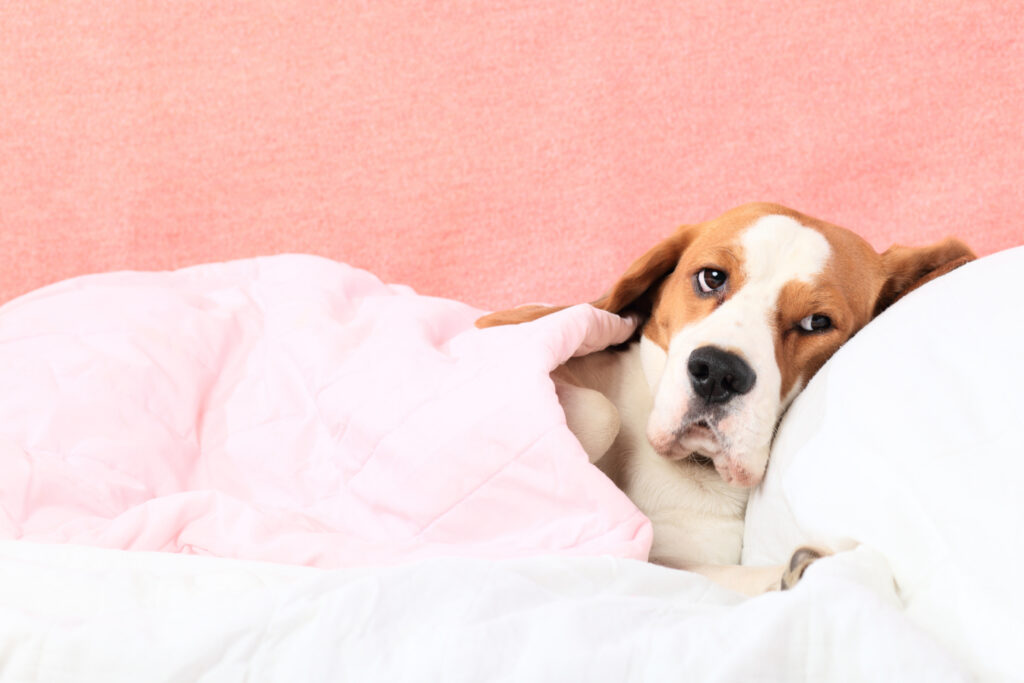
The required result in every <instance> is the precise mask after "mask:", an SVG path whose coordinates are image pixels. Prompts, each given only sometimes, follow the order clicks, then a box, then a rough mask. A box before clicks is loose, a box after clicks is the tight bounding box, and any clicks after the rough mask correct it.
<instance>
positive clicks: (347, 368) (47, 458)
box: [0, 255, 650, 567]
mask: <svg viewBox="0 0 1024 683" xmlns="http://www.w3.org/2000/svg"><path fill="white" fill-rule="evenodd" d="M480 314H481V311H478V310H476V309H473V308H471V307H469V306H466V305H464V304H461V303H458V302H453V301H448V300H443V299H436V298H430V297H424V296H418V295H416V294H415V293H414V292H412V291H411V290H409V289H408V288H405V287H400V286H391V285H385V284H383V283H381V282H380V281H379V280H378V279H377V278H375V277H374V276H372V275H370V274H369V273H366V272H364V271H360V270H356V269H354V268H351V267H348V266H345V265H342V264H339V263H335V262H332V261H328V260H324V259H319V258H316V257H311V256H294V255H293V256H277V257H270V258H263V259H255V260H246V261H235V262H230V263H223V264H213V265H205V266H198V267H194V268H189V269H185V270H181V271H177V272H168V273H113V274H105V275H95V276H88V277H84V278H78V279H74V280H69V281H66V282H63V283H60V284H57V285H54V286H51V287H47V288H45V289H42V290H39V291H36V292H34V293H32V294H29V295H27V296H25V297H22V298H20V299H17V300H15V301H13V302H11V303H9V304H7V305H6V306H4V307H3V308H0V534H2V536H4V537H8V538H23V539H29V540H36V541H44V542H69V543H82V544H88V545H97V546H103V547H110V548H124V549H137V550H161V551H171V552H189V553H201V554H211V555H217V556H222V557H235V558H245V559H258V560H271V561H279V562H290V563H298V564H306V565H315V566H320V567H343V566H352V565H361V564H376V563H391V562H395V561H400V560H406V559H413V558H420V557H427V556H437V555H471V556H478V557H492V558H493V557H512V556H521V555H526V554H538V553H577V554H611V555H616V556H620V557H633V558H642V559H645V558H646V555H647V551H648V547H649V543H650V527H649V523H648V521H647V520H646V519H645V518H644V517H643V516H642V515H641V514H640V513H639V511H637V510H636V509H635V508H634V507H633V505H632V504H631V503H630V502H629V500H628V499H627V498H625V497H624V496H623V495H622V494H621V493H620V492H619V491H618V489H616V488H615V487H614V486H613V485H612V484H611V482H609V481H608V480H607V479H606V478H605V477H604V476H603V475H602V474H601V473H600V472H599V471H598V470H597V469H596V468H594V467H593V466H591V465H590V464H589V463H588V461H587V457H586V455H585V454H584V452H583V450H582V449H581V447H580V445H579V443H578V442H577V441H576V440H575V439H574V437H573V436H572V434H571V433H570V432H569V431H568V429H567V428H566V427H565V422H564V416H563V414H562V411H561V408H560V406H559V404H558V401H557V399H556V397H555V392H554V388H553V385H552V384H551V382H550V380H549V378H548V373H549V371H550V370H551V369H553V368H554V367H555V366H557V365H558V364H560V363H562V362H564V361H565V359H567V358H568V357H570V356H571V355H573V354H576V353H585V352H588V351H591V350H594V349H598V348H602V347H604V346H607V345H609V344H614V343H619V342H621V341H623V340H624V339H626V338H627V337H628V336H629V335H630V334H631V332H632V325H631V324H630V323H629V322H628V321H626V320H624V319H622V318H619V317H618V316H614V315H611V314H607V313H604V312H602V311H598V310H596V309H593V308H591V307H589V306H579V307H575V308H572V309H569V310H566V311H563V312H562V313H560V314H558V315H554V316H550V317H549V318H546V319H542V320H540V321H537V322H535V323H531V324H529V325H521V326H515V327H505V328H496V329H490V330H477V329H475V328H473V321H474V320H475V319H476V317H477V316H479V315H480Z"/></svg>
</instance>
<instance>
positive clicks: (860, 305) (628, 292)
mask: <svg viewBox="0 0 1024 683" xmlns="http://www.w3.org/2000/svg"><path fill="white" fill-rule="evenodd" d="M973 258H974V254H973V253H972V252H971V250H970V249H969V248H967V247H966V246H965V245H964V244H963V243H961V242H959V241H957V240H953V239H948V240H945V241H943V242H939V243H937V244H934V245H932V246H929V247H922V248H907V247H892V248H891V249H889V250H887V251H886V252H885V253H883V254H877V253H876V252H875V251H874V249H872V248H871V246H870V245H868V243H867V242H865V241H864V240H863V239H861V238H860V237H859V236H857V235H856V234H854V233H852V232H850V231H848V230H845V229H843V228H839V227H837V226H834V225H831V224H829V223H826V222H824V221H820V220H817V219H814V218H811V217H808V216H804V215H802V214H800V213H798V212H796V211H792V210H790V209H786V208H784V207H781V206H777V205H772V204H750V205H746V206H742V207H740V208H738V209H734V210H732V211H729V212H728V213H726V214H724V215H722V216H720V217H718V218H716V219H714V220H711V221H708V222H706V223H701V224H699V225H691V226H684V227H682V228H679V229H678V230H677V231H676V232H675V233H674V234H673V235H671V236H670V237H668V238H667V239H665V240H664V241H662V242H661V243H659V244H657V245H656V246H654V247H653V248H652V249H650V250H649V251H648V252H647V253H646V254H644V255H643V256H641V257H640V258H639V259H638V260H636V261H635V262H634V263H633V264H632V265H630V266H629V268H628V269H627V270H626V272H625V273H624V274H623V275H622V277H620V278H619V280H618V281H617V282H616V283H615V284H614V285H613V286H612V287H611V289H610V290H609V291H608V293H607V294H605V295H604V296H603V297H601V298H600V299H598V300H597V301H595V302H593V305H594V306H596V307H597V308H601V309H604V310H607V311H611V312H614V313H626V312H632V313H634V314H639V315H641V316H642V317H643V318H644V323H643V325H642V328H641V329H642V334H641V338H640V344H641V358H642V365H643V368H644V374H645V375H646V377H647V381H648V384H649V385H650V388H651V391H652V394H653V399H654V403H653V405H654V408H653V410H652V412H651V415H650V419H649V422H648V425H647V438H648V440H649V441H650V443H651V445H652V446H653V447H654V449H655V450H656V451H657V452H658V453H660V454H661V455H663V456H665V457H667V458H671V459H681V458H691V457H692V458H703V459H706V460H707V461H710V462H711V463H713V464H714V466H715V468H716V470H717V471H718V473H719V475H720V476H721V477H722V479H723V480H724V481H726V482H727V483H729V484H731V485H733V486H738V487H752V486H755V485H757V484H758V483H759V482H760V481H761V479H762V478H763V476H764V471H765V468H766V466H767V463H768V452H769V449H770V446H771V442H772V438H773V435H774V433H775V429H776V427H777V425H778V422H779V420H780V419H781V416H782V414H783V412H784V411H785V409H786V408H787V406H788V405H789V403H790V402H791V401H792V400H793V398H794V397H795V396H796V395H797V394H798V393H799V391H800V390H801V389H802V388H803V386H804V385H805V384H806V383H807V381H808V380H809V379H810V378H811V377H812V376H813V375H814V374H815V373H816V372H817V371H818V369H819V368H821V366H822V365H823V364H824V363H825V361H826V360H827V359H828V358H829V356H831V355H832V354H833V353H835V351H836V349H838V348H839V347H840V346H841V345H842V344H843V343H844V342H845V341H846V340H848V339H849V338H850V337H851V336H853V334H855V333H856V332H857V331H858V330H859V329H861V328H862V327H863V326H864V325H866V324H867V323H868V322H869V321H870V320H871V319H872V318H873V317H874V316H875V315H877V314H878V313H880V312H881V311H882V310H884V309H885V308H886V307H888V306H889V305H890V304H892V303H893V302H894V301H896V300H897V299H899V298H900V297H901V296H903V295H905V294H906V293H907V292H909V291H910V290H912V289H914V288H916V287H918V286H920V285H921V284H923V283H924V282H927V281H928V280H930V279H932V278H934V277H937V276H939V275H941V274H942V273H945V272H947V271H949V270H952V269H953V268H955V267H957V266H959V265H962V264H963V263H966V262H967V261H969V260H971V259H973ZM556 310H560V309H559V308H554V307H545V306H529V307H523V308H517V309H512V310H509V311H502V312H499V313H493V314H491V315H489V316H485V317H483V318H481V319H480V320H479V321H478V322H477V325H478V326H480V327H488V326H492V325H501V324H509V323H517V322H524V321H527V320H533V319H536V318H538V317H541V316H543V315H546V314H548V313H551V312H554V311H556Z"/></svg>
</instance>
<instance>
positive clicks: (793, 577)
mask: <svg viewBox="0 0 1024 683" xmlns="http://www.w3.org/2000/svg"><path fill="white" fill-rule="evenodd" d="M830 554H831V553H829V552H828V551H825V550H821V549H819V548H812V547H810V546H803V547H801V548H797V549H796V550H795V551H793V556H792V557H791V558H789V566H788V567H787V568H786V570H785V571H783V572H782V580H781V581H780V582H779V588H780V589H781V590H784V591H787V590H789V589H790V588H792V587H793V586H795V585H796V584H798V583H799V582H800V579H802V578H803V577H804V572H805V571H807V568H808V567H810V566H811V565H812V564H814V562H815V560H820V559H821V558H823V557H825V556H826V555H830Z"/></svg>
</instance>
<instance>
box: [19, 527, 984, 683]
mask: <svg viewBox="0 0 1024 683" xmlns="http://www.w3.org/2000/svg"><path fill="white" fill-rule="evenodd" d="M0 577H2V580H0V643H3V644H4V645H3V653H2V657H0V660H2V661H3V666H2V667H0V681H26V680H30V681H36V680H38V681H51V682H57V683H59V682H61V681H69V682H70V681H75V682H80V681H143V680H144V681H149V682H151V683H157V682H166V683H171V682H178V681H181V682H185V681H188V682H189V683H192V682H194V681H243V680H244V681H285V680H288V681H303V680H305V681H314V680H352V681H370V680H381V681H384V680H386V681H448V682H459V681H466V682H467V683H477V682H479V681H483V680H487V681H574V680H578V681H591V682H595V683H599V682H601V681H609V682H614V683H623V682H626V681H672V680H679V681H683V680H700V681H709V682H710V681H740V680H743V681H754V680H757V681H795V680H814V681H850V680H871V681H886V680H890V681H928V682H929V683H936V682H940V681H965V680H970V678H969V676H968V675H967V674H966V672H964V671H963V670H962V669H961V668H960V667H959V665H958V663H957V662H955V661H953V660H952V659H950V657H949V656H948V655H946V654H945V653H944V652H943V651H942V649H941V648H939V647H938V646H937V645H936V644H935V643H934V642H933V641H932V640H931V639H930V638H929V637H928V636H927V635H926V634H925V633H924V632H922V631H921V630H919V629H918V628H917V627H916V626H914V625H913V624H912V623H911V622H910V621H909V620H908V619H907V618H906V617H905V616H904V615H903V614H902V612H901V610H900V606H899V602H898V600H897V599H896V596H895V593H894V590H893V585H892V579H891V575H890V573H889V570H888V567H887V566H886V564H885V562H884V560H883V559H882V558H881V556H879V555H877V554H876V553H873V552H871V551H869V550H867V549H866V548H863V549H859V550H858V551H854V552H850V553H846V554H844V555H842V556H837V557H833V558H829V559H827V560H824V561H822V562H820V563H819V564H817V565H815V566H813V567H812V568H811V569H809V570H808V572H807V575H806V577H805V581H804V582H802V583H801V584H800V585H799V586H798V587H797V588H796V589H795V590H793V591H790V592H787V593H771V594H767V595H764V596H761V597H758V598H754V599H750V600H744V599H743V598H742V597H740V596H738V595H735V594H733V593H731V592H729V591H727V590H725V589H722V588H720V587H718V586H715V585H714V584H712V583H710V582H709V581H707V580H706V579H704V578H703V577H700V576H697V575H694V574H689V573H686V572H681V571H677V570H672V569H667V568H664V567H658V566H654V565H650V564H647V563H643V562H638V561H635V560H622V559H614V558H608V557H591V558H566V557H534V558H522V559H516V560H503V561H487V560H472V559H459V558H439V559H433V560H425V561H420V562H416V563H410V564H403V565H398V566H394V567H389V568H359V569H346V570H322V569H315V568H309V567H295V566H287V565H275V564H269V563H258V562H249V561H240V560H224V559H215V558H204V557H196V556H182V555H171V554H167V553H149V552H125V551H116V550H107V549H98V548H90V547H80V546H73V545H64V546H57V545H38V544H32V543H27V542H24V541H18V542H11V541H6V542H0Z"/></svg>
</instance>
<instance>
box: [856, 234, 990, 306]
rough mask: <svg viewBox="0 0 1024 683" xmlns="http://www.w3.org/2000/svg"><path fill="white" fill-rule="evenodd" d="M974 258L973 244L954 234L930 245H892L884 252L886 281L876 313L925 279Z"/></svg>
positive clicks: (883, 262) (935, 276) (927, 279)
mask: <svg viewBox="0 0 1024 683" xmlns="http://www.w3.org/2000/svg"><path fill="white" fill-rule="evenodd" d="M975 258H977V257H976V256H975V255H974V252H973V251H971V249H970V247H968V246H967V245H966V244H964V243H963V242H961V241H960V240H958V239H953V238H947V239H945V240H943V241H941V242H936V243H935V244H933V245H931V246H928V247H900V246H895V247H890V248H889V249H887V250H886V251H885V253H884V254H882V269H883V271H884V272H885V273H886V281H885V284H884V285H882V290H881V291H880V292H879V294H878V300H877V301H876V303H875V315H878V314H879V313H881V312H882V311H884V310H885V309H886V308H888V307H889V306H891V305H892V304H893V303H895V302H896V301H897V300H899V299H901V298H902V297H904V296H906V295H907V294H909V293H910V292H912V291H914V290H915V289H917V288H918V287H920V286H921V285H923V284H925V283H926V282H930V281H932V280H934V279H935V278H937V277H939V276H940V275H944V274H946V273H948V272H949V271H951V270H953V269H955V268H959V267H960V266H962V265H963V264H965V263H967V262H969V261H973V260H974V259H975Z"/></svg>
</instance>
